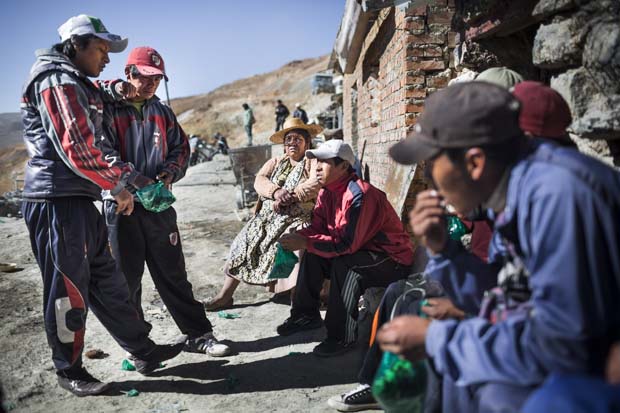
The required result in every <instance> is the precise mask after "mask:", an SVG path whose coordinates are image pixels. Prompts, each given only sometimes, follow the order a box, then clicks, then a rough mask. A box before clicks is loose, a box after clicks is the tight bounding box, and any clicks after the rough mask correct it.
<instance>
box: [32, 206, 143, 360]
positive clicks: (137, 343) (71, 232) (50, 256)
mask: <svg viewBox="0 0 620 413" xmlns="http://www.w3.org/2000/svg"><path fill="white" fill-rule="evenodd" d="M22 214H23V216H24V219H25V220H26V225H27V227H28V231H29V233H30V242H31V245H32V252H33V253H34V256H35V258H36V260H37V263H38V264H39V268H40V269H41V275H42V277H43V312H44V317H45V331H46V333H47V341H48V344H49V346H50V348H51V349H52V359H53V361H54V366H55V367H56V369H57V370H59V371H60V370H69V371H70V370H73V369H79V368H80V367H81V365H82V357H81V356H82V350H83V348H84V336H85V333H86V316H87V314H88V309H90V310H92V312H93V313H94V314H95V316H97V318H98V319H99V321H100V322H101V324H103V326H104V327H105V328H106V329H107V330H108V331H109V332H110V334H111V335H112V337H114V339H115V340H116V341H117V342H118V344H120V346H121V347H123V348H124V349H125V350H126V351H128V352H129V353H131V354H133V355H135V356H137V357H138V358H140V356H141V355H146V354H148V353H149V352H150V351H152V350H153V349H154V348H155V343H153V342H152V341H151V340H150V339H149V337H148V331H149V330H148V326H147V325H146V324H145V323H144V321H142V320H141V319H140V317H139V315H138V313H137V312H136V310H135V307H134V306H133V305H132V304H131V303H130V300H129V289H128V288H127V282H126V281H125V277H124V276H123V274H122V273H121V272H120V271H118V269H117V268H116V263H115V262H114V259H113V258H112V256H111V255H110V251H109V249H108V235H107V230H106V225H105V220H104V219H103V217H102V216H101V214H100V213H99V211H98V210H97V208H96V207H95V205H94V204H93V200H92V199H89V198H78V197H65V198H54V199H48V200H41V201H29V200H24V202H23V203H22Z"/></svg>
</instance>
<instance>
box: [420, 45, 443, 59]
mask: <svg viewBox="0 0 620 413" xmlns="http://www.w3.org/2000/svg"><path fill="white" fill-rule="evenodd" d="M424 56H425V57H442V56H443V50H441V47H439V46H428V47H425V48H424Z"/></svg>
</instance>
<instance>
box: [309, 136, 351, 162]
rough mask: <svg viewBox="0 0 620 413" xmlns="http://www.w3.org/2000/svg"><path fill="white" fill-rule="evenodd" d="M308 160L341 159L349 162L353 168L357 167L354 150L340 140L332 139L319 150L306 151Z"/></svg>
mask: <svg viewBox="0 0 620 413" xmlns="http://www.w3.org/2000/svg"><path fill="white" fill-rule="evenodd" d="M306 158H308V159H314V158H316V159H321V160H325V159H332V158H340V159H344V160H345V161H347V162H349V164H351V166H353V165H355V155H354V154H353V149H351V146H350V145H349V144H348V143H345V142H344V141H341V140H338V139H332V140H329V141H327V142H325V143H324V144H322V145H321V146H319V148H318V149H311V150H308V151H306Z"/></svg>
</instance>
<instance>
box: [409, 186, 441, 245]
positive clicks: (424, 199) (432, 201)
mask: <svg viewBox="0 0 620 413" xmlns="http://www.w3.org/2000/svg"><path fill="white" fill-rule="evenodd" d="M445 213H446V210H445V209H444V207H443V199H442V198H441V196H440V195H439V194H438V193H437V191H435V190H429V191H423V192H420V193H419V194H418V195H417V197H416V203H415V207H414V208H413V210H412V211H411V212H410V213H409V225H411V229H412V230H413V234H414V235H415V236H416V237H417V238H418V239H419V240H420V242H421V244H422V245H424V246H425V247H427V248H428V249H429V250H431V252H432V253H433V254H438V253H440V252H441V251H443V249H444V248H445V247H446V243H447V242H448V230H447V228H446V219H445Z"/></svg>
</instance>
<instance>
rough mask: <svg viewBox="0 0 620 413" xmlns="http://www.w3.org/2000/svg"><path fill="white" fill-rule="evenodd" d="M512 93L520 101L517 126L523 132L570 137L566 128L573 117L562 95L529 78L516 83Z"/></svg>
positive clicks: (544, 135) (540, 135)
mask: <svg viewBox="0 0 620 413" xmlns="http://www.w3.org/2000/svg"><path fill="white" fill-rule="evenodd" d="M512 94H513V95H514V96H515V97H516V98H517V99H518V100H519V102H521V114H520V115H519V126H521V129H523V131H524V132H529V133H531V134H532V135H534V136H538V137H542V138H555V139H562V140H564V139H570V138H568V135H567V133H566V128H567V127H568V125H570V124H571V122H572V121H573V118H572V116H571V114H570V108H569V107H568V104H567V103H566V101H565V100H564V98H563V97H562V95H560V94H559V93H558V92H556V91H555V90H553V89H551V88H550V87H548V86H545V85H544V84H542V83H540V82H533V81H530V80H528V81H525V82H521V83H518V84H516V85H515V86H514V89H513V91H512Z"/></svg>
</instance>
